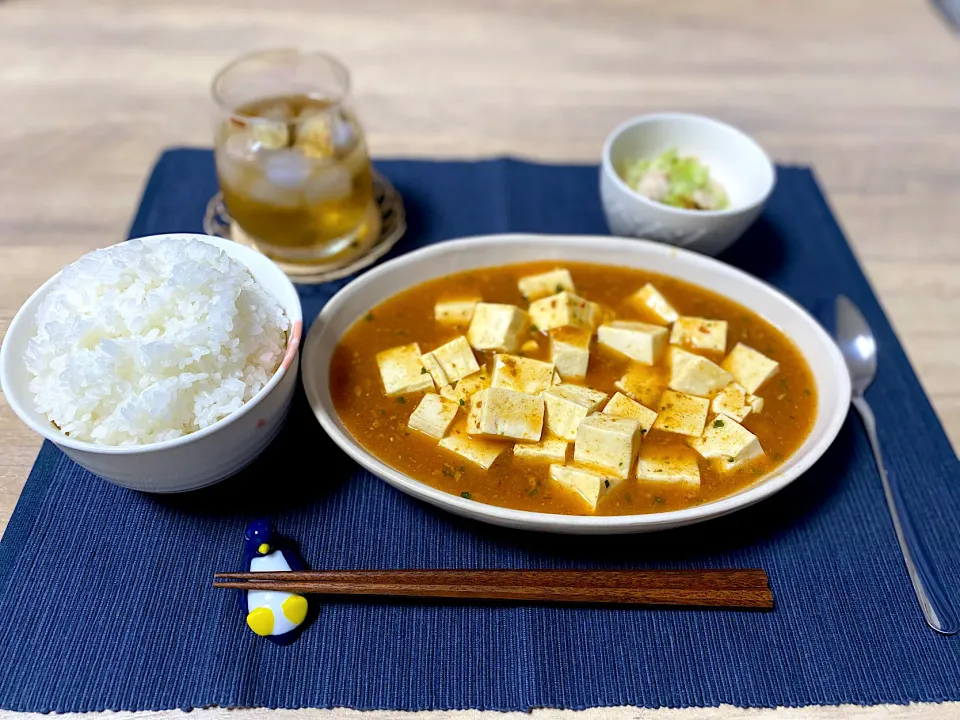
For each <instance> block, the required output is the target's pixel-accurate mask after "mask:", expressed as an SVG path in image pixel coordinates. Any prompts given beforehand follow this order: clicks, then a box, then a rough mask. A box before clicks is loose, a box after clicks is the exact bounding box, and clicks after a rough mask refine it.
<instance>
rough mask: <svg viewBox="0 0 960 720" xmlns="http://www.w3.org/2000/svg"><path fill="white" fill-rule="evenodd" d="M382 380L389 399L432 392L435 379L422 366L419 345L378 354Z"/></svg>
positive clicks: (400, 347)
mask: <svg viewBox="0 0 960 720" xmlns="http://www.w3.org/2000/svg"><path fill="white" fill-rule="evenodd" d="M377 366H378V367H379V368H380V380H382V381H383V391H384V392H385V393H386V395H387V397H396V396H397V395H404V394H405V393H412V392H425V391H432V390H433V389H434V388H433V378H432V377H430V373H429V372H424V371H423V365H421V364H420V346H419V345H417V343H410V344H409V345H401V346H399V347H395V348H390V349H389V350H384V351H383V352H378V353H377Z"/></svg>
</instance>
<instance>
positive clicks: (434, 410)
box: [407, 393, 460, 440]
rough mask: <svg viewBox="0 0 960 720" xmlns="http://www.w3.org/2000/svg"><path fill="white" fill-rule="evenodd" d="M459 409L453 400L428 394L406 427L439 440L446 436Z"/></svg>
mask: <svg viewBox="0 0 960 720" xmlns="http://www.w3.org/2000/svg"><path fill="white" fill-rule="evenodd" d="M459 409H460V406H459V405H458V404H457V403H455V402H454V401H453V400H447V399H446V398H444V397H441V396H440V395H437V394H436V393H428V394H427V395H424V396H423V399H422V400H420V404H419V405H417V409H416V410H414V411H413V413H412V414H411V415H410V420H409V421H408V422H407V427H409V428H411V429H413V430H417V431H418V432H422V433H423V434H424V435H429V436H430V437H434V438H437V439H438V440H439V439H440V438H442V437H443V436H444V435H446V434H447V430H449V429H450V426H451V425H452V424H453V420H454V418H456V417H457V411H458V410H459Z"/></svg>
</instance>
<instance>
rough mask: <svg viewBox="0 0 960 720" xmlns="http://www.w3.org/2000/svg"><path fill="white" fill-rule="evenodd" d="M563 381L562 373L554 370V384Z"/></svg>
mask: <svg viewBox="0 0 960 720" xmlns="http://www.w3.org/2000/svg"><path fill="white" fill-rule="evenodd" d="M562 382H563V378H562V377H560V373H558V372H557V371H556V370H554V371H553V384H554V385H559V384H560V383H562Z"/></svg>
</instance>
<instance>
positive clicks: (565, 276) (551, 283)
mask: <svg viewBox="0 0 960 720" xmlns="http://www.w3.org/2000/svg"><path fill="white" fill-rule="evenodd" d="M517 287H518V288H520V292H521V293H522V294H523V296H524V297H525V298H526V299H527V300H539V299H540V298H545V297H547V295H555V294H556V293H560V292H576V288H575V287H574V286H573V278H572V277H570V271H569V270H566V269H564V268H558V269H556V270H551V271H550V272H545V273H540V274H539V275H527V276H526V277H522V278H520V281H519V282H518V283H517Z"/></svg>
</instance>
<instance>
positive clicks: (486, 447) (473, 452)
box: [440, 425, 507, 470]
mask: <svg viewBox="0 0 960 720" xmlns="http://www.w3.org/2000/svg"><path fill="white" fill-rule="evenodd" d="M440 447H442V448H444V449H445V450H449V451H450V452H452V453H454V454H456V455H459V456H460V457H462V458H463V459H464V460H466V461H468V462H471V463H473V464H474V465H477V466H478V467H480V468H481V469H482V470H489V469H490V466H491V465H493V463H494V461H495V460H496V459H497V458H498V457H500V454H501V453H502V452H503V451H504V450H506V449H507V445H506V444H505V443H502V442H496V441H494V440H481V439H480V438H472V437H470V436H469V435H467V431H466V429H465V427H464V426H463V425H460V426H454V429H453V431H452V432H451V433H450V434H449V435H447V436H446V437H445V438H443V440H441V441H440Z"/></svg>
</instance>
